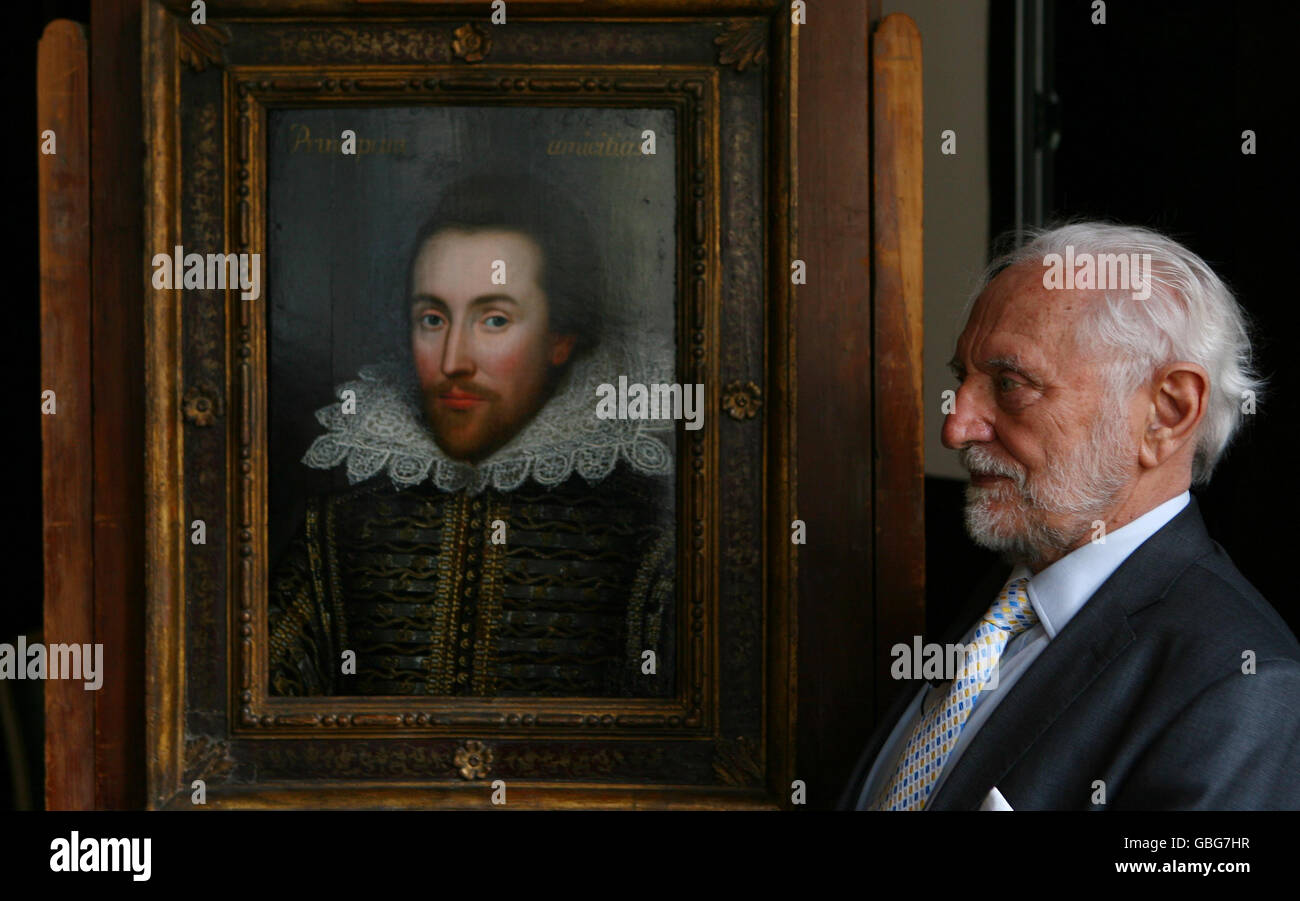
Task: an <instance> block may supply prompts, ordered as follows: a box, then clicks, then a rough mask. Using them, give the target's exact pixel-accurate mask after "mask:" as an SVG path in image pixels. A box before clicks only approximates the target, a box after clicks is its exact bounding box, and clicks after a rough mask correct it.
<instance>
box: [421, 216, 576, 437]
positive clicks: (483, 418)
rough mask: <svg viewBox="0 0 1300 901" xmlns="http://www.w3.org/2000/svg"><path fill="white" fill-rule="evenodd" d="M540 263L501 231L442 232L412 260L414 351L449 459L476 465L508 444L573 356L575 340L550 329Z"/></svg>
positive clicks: (520, 240)
mask: <svg viewBox="0 0 1300 901" xmlns="http://www.w3.org/2000/svg"><path fill="white" fill-rule="evenodd" d="M541 267H542V255H541V251H540V250H539V249H538V247H537V244H536V243H535V242H534V241H533V240H532V239H531V238H529V237H528V236H527V235H524V234H521V233H519V232H512V231H504V230H481V231H473V232H468V231H461V230H458V229H446V230H443V231H440V232H438V233H437V234H435V235H433V236H432V237H431V238H429V240H428V241H426V242H425V243H424V246H423V247H421V248H420V250H419V252H418V254H417V255H416V258H415V262H414V264H413V265H412V269H411V295H412V296H411V308H410V311H411V352H412V355H413V356H414V358H415V370H416V373H417V375H418V377H419V381H420V388H421V390H422V392H423V394H424V414H425V417H426V418H427V420H428V422H429V425H430V426H431V427H432V429H433V435H434V438H435V439H436V440H437V442H438V446H439V447H441V448H442V449H443V450H444V451H445V452H446V453H447V454H448V456H451V457H453V458H455V459H458V460H468V461H471V462H477V461H480V460H482V459H484V458H486V457H488V456H490V455H491V454H492V453H493V452H494V451H496V450H497V449H498V448H500V447H501V446H502V445H504V444H505V443H506V442H508V441H509V440H510V439H511V438H513V437H514V436H515V435H516V434H517V433H518V432H519V430H520V429H521V428H523V426H524V425H525V424H526V423H527V422H528V421H529V420H530V419H531V418H532V416H533V415H534V414H535V413H536V412H537V411H538V410H539V409H541V407H542V405H543V404H544V403H545V402H546V400H547V392H548V390H549V386H550V375H551V371H552V367H555V366H561V365H563V364H564V363H565V361H567V360H568V358H569V354H570V353H571V352H572V350H573V344H574V340H575V338H574V336H572V335H556V334H554V333H553V332H551V330H550V323H549V316H548V305H547V299H546V294H545V293H544V292H543V291H542V289H541V286H540V285H539V283H538V279H539V277H540V275H541ZM494 273H497V278H496V280H495V281H494V279H493V274H494ZM502 274H503V275H504V284H502V283H501V279H502Z"/></svg>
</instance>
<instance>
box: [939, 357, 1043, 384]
mask: <svg viewBox="0 0 1300 901" xmlns="http://www.w3.org/2000/svg"><path fill="white" fill-rule="evenodd" d="M979 366H980V368H981V369H1009V370H1011V371H1012V372H1016V373H1019V374H1020V375H1023V376H1024V377H1025V378H1028V379H1033V380H1035V381H1036V380H1037V377H1036V376H1035V374H1034V370H1033V368H1032V367H1030V366H1029V365H1028V364H1027V363H1025V361H1024V360H1022V359H1020V357H1019V356H1017V355H1016V354H1004V355H1003V356H999V357H989V358H988V359H987V360H985V361H983V362H982V363H980V364H979ZM948 368H949V369H950V370H952V371H953V373H954V374H956V375H961V374H962V373H963V372H965V371H966V367H965V366H963V365H962V362H961V360H958V359H957V358H956V357H953V358H952V359H951V360H949V361H948Z"/></svg>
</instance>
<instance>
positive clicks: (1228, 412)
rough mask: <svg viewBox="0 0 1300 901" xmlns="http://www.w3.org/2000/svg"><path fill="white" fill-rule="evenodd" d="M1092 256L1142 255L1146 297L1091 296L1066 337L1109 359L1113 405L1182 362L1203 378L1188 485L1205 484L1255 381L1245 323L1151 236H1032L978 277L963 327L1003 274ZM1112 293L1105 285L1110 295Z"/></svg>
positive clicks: (1218, 287) (1219, 286)
mask: <svg viewBox="0 0 1300 901" xmlns="http://www.w3.org/2000/svg"><path fill="white" fill-rule="evenodd" d="M1067 246H1072V247H1073V248H1074V256H1075V258H1076V259H1077V258H1078V257H1079V254H1082V253H1090V254H1092V255H1093V256H1094V258H1096V257H1097V256H1098V255H1100V254H1135V253H1136V254H1150V255H1151V275H1150V278H1151V296H1150V297H1149V298H1147V299H1146V300H1136V299H1134V298H1133V296H1132V294H1133V292H1132V291H1129V290H1106V291H1099V292H1098V293H1099V294H1100V299H1099V302H1097V303H1094V304H1091V305H1090V307H1089V308H1088V309H1087V310H1086V311H1085V312H1084V314H1083V316H1082V317H1081V319H1080V321H1079V325H1078V328H1077V329H1076V331H1075V342H1076V347H1078V348H1079V349H1080V350H1083V351H1091V352H1094V353H1099V354H1105V355H1107V356H1109V357H1110V365H1109V367H1108V370H1107V372H1108V376H1107V382H1108V384H1107V387H1108V389H1109V391H1110V392H1111V397H1113V398H1115V399H1119V400H1123V399H1127V398H1129V397H1132V395H1133V392H1135V391H1137V390H1138V388H1139V387H1140V386H1141V385H1142V384H1143V383H1144V382H1146V381H1147V380H1148V379H1150V378H1151V377H1152V376H1153V375H1154V374H1155V371H1156V370H1157V369H1158V368H1160V367H1161V366H1163V365H1165V364H1166V363H1173V362H1179V361H1181V362H1190V363H1197V364H1199V365H1200V366H1203V367H1204V368H1205V371H1206V372H1208V373H1209V375H1210V395H1209V400H1208V403H1207V405H1206V410H1205V418H1204V419H1203V420H1202V421H1201V425H1200V428H1199V430H1198V433H1197V436H1196V448H1195V452H1194V456H1193V461H1192V482H1193V484H1196V485H1203V484H1205V483H1207V482H1209V480H1210V475H1211V474H1212V473H1213V472H1214V467H1215V465H1216V464H1217V463H1218V462H1219V459H1220V458H1221V457H1222V456H1223V453H1224V451H1226V450H1227V447H1228V444H1229V442H1231V441H1232V438H1233V436H1234V435H1235V434H1236V433H1237V430H1238V429H1239V428H1240V427H1241V424H1242V415H1243V414H1242V401H1243V400H1244V399H1245V398H1246V397H1247V396H1248V395H1247V392H1251V395H1252V396H1256V397H1257V396H1258V395H1259V394H1260V393H1261V392H1262V391H1263V388H1264V381H1263V379H1261V378H1260V377H1259V376H1258V374H1257V373H1256V372H1255V371H1254V370H1253V369H1252V355H1251V346H1250V320H1249V317H1248V316H1247V315H1246V312H1245V310H1243V309H1242V308H1241V306H1240V305H1239V304H1238V303H1237V301H1236V299H1235V298H1234V297H1233V295H1232V292H1231V291H1230V290H1229V289H1228V286H1227V285H1225V284H1224V283H1223V281H1222V279H1220V278H1219V277H1218V276H1217V275H1215V274H1214V270H1212V269H1211V268H1210V267H1209V265H1208V264H1207V263H1206V262H1205V261H1204V260H1202V259H1201V258H1200V257H1199V256H1197V255H1196V254H1194V253H1192V251H1190V250H1188V249H1187V248H1186V247H1184V246H1182V245H1181V244H1179V243H1178V242H1177V241H1174V240H1173V239H1171V238H1168V237H1166V236H1164V235H1162V234H1160V233H1159V232H1155V231H1152V230H1151V229H1148V228H1141V227H1139V226H1130V225H1116V224H1113V223H1109V222H1073V223H1070V224H1067V225H1063V226H1059V227H1056V228H1048V229H1035V230H1032V231H1030V232H1029V233H1028V240H1027V241H1026V243H1024V244H1023V245H1021V246H1020V247H1017V248H1015V249H1014V250H1011V251H1009V252H1007V253H1004V254H1001V255H1000V256H998V257H997V258H996V259H994V260H993V262H991V263H990V264H989V266H988V268H987V269H985V271H984V273H983V275H982V276H981V279H980V283H979V286H978V288H977V290H976V291H975V292H974V293H973V294H972V295H971V298H970V300H969V301H968V302H967V304H966V309H965V312H964V314H963V321H965V320H966V319H967V318H969V315H970V310H971V308H972V307H973V306H974V303H975V301H976V300H977V299H978V297H979V295H980V294H981V293H982V292H983V290H984V289H985V288H986V287H987V286H988V284H989V283H990V282H991V281H993V279H994V278H995V277H996V276H997V275H998V273H1000V272H1002V270H1004V269H1007V268H1009V267H1011V266H1017V265H1020V264H1023V263H1030V262H1034V263H1037V264H1039V265H1040V266H1041V265H1043V264H1044V258H1045V257H1046V256H1047V255H1048V254H1060V255H1061V256H1062V257H1064V255H1065V253H1066V247H1067ZM1112 287H1113V286H1112Z"/></svg>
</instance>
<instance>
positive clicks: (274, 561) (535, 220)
mask: <svg viewBox="0 0 1300 901" xmlns="http://www.w3.org/2000/svg"><path fill="white" fill-rule="evenodd" d="M633 5H637V4H633ZM627 8H628V9H631V8H632V6H629V7H627ZM285 9H286V13H285V17H284V18H282V19H281V18H276V17H271V16H259V17H251V18H242V17H240V16H238V15H232V16H220V17H218V19H219V20H218V21H215V22H214V21H209V23H208V24H207V25H205V26H202V27H199V26H193V25H187V24H186V21H185V20H183V19H181V18H180V17H178V16H176V15H174V14H173V13H172V12H171V11H170V10H169V9H168V8H167V7H166V6H165V4H164V5H161V6H160V5H157V4H155V5H154V6H152V7H151V10H152V12H151V14H150V19H149V23H148V24H149V33H148V35H147V36H146V37H147V43H148V44H149V46H150V47H151V48H152V51H151V52H152V53H153V56H151V57H150V71H151V72H154V73H156V75H157V78H156V80H155V81H154V83H155V84H156V85H157V87H158V95H157V97H155V98H153V99H152V100H151V102H150V104H149V108H150V116H151V118H150V125H149V127H150V134H151V137H150V141H151V145H152V146H156V147H158V148H160V149H159V152H158V155H157V157H156V159H155V160H154V165H153V166H152V168H151V169H150V171H149V173H148V175H149V183H150V185H152V186H153V191H154V193H153V195H152V200H151V202H150V204H149V205H148V215H149V218H148V226H149V243H150V247H151V248H153V247H155V246H156V247H157V248H165V249H168V251H169V253H164V254H163V255H164V256H169V257H170V259H171V260H172V267H170V268H171V271H172V273H173V278H172V285H173V286H175V285H176V284H177V280H176V278H175V277H174V274H175V271H176V269H175V267H176V266H181V268H182V269H184V266H183V265H182V263H183V262H184V260H183V257H191V256H194V257H195V258H197V259H199V260H201V261H206V260H208V259H209V257H210V258H211V259H213V260H224V259H228V258H229V259H236V260H238V261H240V265H241V266H242V265H244V264H245V263H247V268H248V272H249V278H248V279H247V280H248V281H249V282H252V281H253V279H254V276H255V275H256V276H257V289H256V290H254V289H249V290H242V284H243V279H242V278H241V281H240V282H239V286H238V287H240V288H241V289H240V290H232V289H231V287H229V286H228V285H226V286H223V285H222V284H221V283H216V284H212V283H209V282H208V280H206V279H204V280H198V279H197V278H196V279H194V280H193V284H187V283H186V279H185V278H184V277H182V278H181V279H180V287H179V288H176V287H173V288H170V289H169V288H167V287H166V285H165V283H164V284H163V285H162V286H154V285H151V289H152V291H153V292H154V293H152V294H151V295H150V296H151V298H152V301H151V304H152V305H151V306H150V317H149V323H148V324H149V331H148V333H147V334H148V336H149V340H150V341H151V342H152V343H151V344H150V347H151V348H153V350H154V352H155V353H156V359H154V362H153V363H151V368H150V374H149V378H148V379H147V382H148V387H149V397H150V398H152V399H153V400H152V401H151V402H152V403H154V404H155V406H154V408H153V409H154V410H155V415H154V416H153V418H152V419H151V425H150V427H149V430H148V436H149V442H148V447H149V449H150V454H151V456H150V457H149V460H150V466H151V467H152V469H151V471H152V472H154V473H155V474H156V477H157V484H158V485H159V486H161V488H160V490H161V491H162V492H163V493H162V494H160V495H159V496H158V497H156V498H154V500H153V504H154V506H153V508H152V509H154V510H155V511H157V514H158V517H159V518H158V519H157V520H156V521H157V522H158V526H157V528H156V529H155V530H154V532H152V533H151V535H152V544H151V545H150V546H151V547H152V548H153V549H154V552H155V554H156V557H155V564H154V565H153V568H152V569H151V570H150V572H151V573H152V574H153V575H154V577H155V579H154V581H153V582H152V583H151V585H152V588H151V594H150V608H149V609H150V619H149V623H150V629H151V632H150V635H151V636H152V638H151V641H153V642H154V644H153V645H152V648H153V650H152V652H151V653H152V654H153V657H152V658H151V659H153V660H154V661H156V662H157V664H156V665H155V666H153V669H152V672H154V673H155V676H154V686H155V693H154V694H153V695H152V696H151V697H152V700H151V702H150V703H151V707H150V709H151V710H153V711H155V713H154V714H153V715H154V716H155V718H156V722H157V723H158V724H159V726H158V729H157V732H156V734H155V738H156V739H157V744H156V746H155V756H154V759H155V760H156V761H157V766H156V768H155V769H154V770H152V771H151V774H150V779H151V785H153V786H155V791H156V796H157V798H158V800H157V802H156V803H157V804H158V805H159V806H173V805H178V804H180V803H181V802H182V800H183V799H182V797H181V794H180V787H181V786H183V785H187V784H189V783H190V782H192V781H193V780H194V779H198V778H201V779H204V780H205V783H206V784H207V785H208V791H209V795H208V796H209V798H210V799H212V800H211V803H215V804H219V805H228V806H253V807H261V806H267V805H286V804H287V805H288V806H314V805H319V804H326V805H333V806H341V807H365V806H372V805H380V806H399V807H443V806H450V807H474V806H477V805H479V803H480V802H481V798H480V797H479V795H478V794H477V793H476V792H475V791H474V787H475V786H476V785H483V784H486V783H484V781H483V780H487V782H488V783H490V782H492V781H495V780H498V779H500V780H506V781H508V782H509V783H510V784H511V786H513V788H512V789H511V790H512V792H523V793H526V794H523V795H521V794H515V795H513V797H516V798H520V797H526V798H528V799H529V801H528V803H532V804H537V805H539V806H565V805H570V804H578V805H586V804H594V805H606V804H613V805H615V806H617V805H619V804H629V803H630V804H635V803H639V801H638V800H637V799H640V798H654V799H658V800H656V801H655V803H660V802H662V803H664V804H666V805H668V806H674V805H678V804H682V805H686V806H690V805H696V804H702V803H703V804H708V805H712V806H724V807H725V806H735V805H742V806H744V805H759V806H771V805H773V804H775V803H776V801H775V800H774V799H775V798H776V797H777V796H778V794H779V793H780V792H779V791H778V788H779V785H780V784H781V782H782V780H784V781H785V782H788V781H789V780H788V778H786V775H785V773H786V770H787V768H788V767H789V760H790V756H789V748H790V742H791V741H792V740H793V739H792V735H793V732H792V728H793V726H792V723H793V721H792V719H791V716H790V711H791V710H792V709H793V708H792V706H791V705H792V703H793V702H792V700H791V698H792V690H793V689H792V683H790V682H789V681H788V680H787V679H785V678H784V677H782V676H781V675H780V674H781V673H783V672H785V671H786V670H787V669H788V668H789V666H790V665H791V664H790V660H791V654H792V648H793V641H794V635H795V633H794V632H793V631H792V629H791V628H790V627H789V624H790V623H792V622H793V619H792V617H793V615H794V613H793V607H792V604H793V600H792V599H793V581H792V573H793V569H792V560H793V556H794V554H795V553H796V552H797V550H798V547H797V545H795V544H793V543H792V542H791V540H790V536H789V534H788V531H787V529H788V527H783V528H782V529H780V530H778V529H776V528H775V526H771V525H770V523H777V522H783V523H788V522H791V521H793V520H794V519H795V518H796V517H795V515H794V514H793V512H792V511H790V510H789V507H790V501H789V493H788V491H786V490H785V489H784V487H783V486H788V484H789V480H790V475H789V472H790V465H791V463H790V461H791V451H790V448H791V446H792V445H791V442H792V433H791V432H790V431H789V430H788V429H786V428H785V426H784V425H783V424H784V423H787V422H788V421H789V420H788V417H785V416H784V412H783V411H785V410H786V409H787V404H788V399H789V397H790V396H791V395H790V393H789V389H788V385H789V383H790V381H791V380H792V379H793V378H794V373H793V371H792V370H791V368H790V366H789V365H788V354H789V349H790V347H791V346H792V345H791V343H790V342H789V341H787V340H785V339H783V338H781V337H780V336H781V335H784V334H786V333H787V330H788V322H789V315H790V307H789V289H790V285H789V279H788V276H787V275H786V272H785V269H786V265H787V264H786V259H787V257H788V255H789V253H790V247H791V245H790V240H791V237H790V236H791V231H790V227H789V222H790V217H789V206H788V204H786V203H785V202H784V201H783V200H781V199H780V198H781V197H783V196H784V195H783V194H778V195H773V196H774V197H775V199H770V198H769V193H768V191H769V187H770V186H773V185H782V184H786V183H788V181H789V179H790V178H791V177H792V168H791V163H790V161H791V154H790V147H791V141H792V139H793V138H792V132H791V131H790V130H789V129H787V128H786V127H785V125H784V124H783V123H785V122H786V121H787V115H788V109H789V98H790V94H789V84H790V80H791V79H792V78H793V70H792V68H791V67H790V65H789V63H790V54H789V23H788V22H787V21H786V19H785V17H783V16H781V15H779V10H778V8H777V7H775V6H772V5H771V4H770V3H763V4H759V3H757V2H756V5H755V6H754V7H753V9H754V13H753V15H736V16H731V17H730V18H727V19H725V20H722V21H720V20H718V19H716V18H709V17H687V18H677V17H673V16H661V15H659V14H658V13H653V14H652V13H651V12H650V11H649V9H648V7H647V8H646V13H647V14H646V17H645V18H644V19H643V20H637V21H632V20H628V19H625V18H621V17H620V16H621V13H620V15H619V16H612V17H608V16H604V15H602V14H597V13H595V12H592V11H590V10H587V9H585V8H583V9H578V8H576V7H575V8H573V9H572V10H570V13H571V15H565V16H560V17H559V18H554V19H552V18H547V17H535V16H521V17H520V18H519V19H518V20H516V21H512V22H511V24H510V26H509V27H504V28H490V27H489V25H488V24H485V23H483V22H480V21H476V20H473V19H472V18H471V19H470V20H467V19H465V18H461V17H460V16H459V15H453V14H452V13H449V12H445V13H444V12H437V13H434V12H429V14H428V15H427V16H408V17H398V18H396V19H393V18H386V17H385V16H380V15H377V11H376V10H371V9H369V8H362V6H358V7H357V8H355V9H353V8H352V7H351V6H349V8H348V10H347V14H346V15H343V16H341V17H340V19H339V21H338V22H335V23H333V24H330V23H322V22H317V21H315V20H313V19H312V18H311V17H310V16H307V15H303V14H300V13H301V11H300V10H296V9H290V8H289V7H285ZM765 48H766V49H765ZM769 120H770V122H769ZM771 123H776V124H775V125H773V124H771ZM176 248H182V249H183V251H177V250H176ZM160 252H161V251H160ZM195 255H196V256H195ZM177 261H180V262H177ZM223 265H224V264H223ZM167 268H168V267H164V268H163V269H162V270H160V271H166V269H167ZM186 271H188V270H186ZM222 271H224V270H222ZM243 271H244V270H242V269H241V270H240V272H243ZM765 511H767V513H765ZM772 511H780V513H779V515H776V517H775V519H773V518H771V516H769V515H768V514H771V513H772ZM167 517H174V519H175V521H176V522H178V523H179V522H182V521H183V522H184V523H185V524H186V526H187V530H186V531H185V532H184V533H183V534H182V533H181V532H180V531H179V530H173V529H172V528H170V527H168V526H167V525H165V523H166V522H167V521H169V520H167ZM194 523H201V526H200V527H198V528H201V530H202V534H200V533H199V532H198V531H195V530H194V529H189V528H188V527H189V526H191V525H193V524H194ZM778 773H780V774H781V776H780V778H778V776H777V775H776V774H778ZM774 786H776V787H774ZM186 797H188V796H186Z"/></svg>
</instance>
